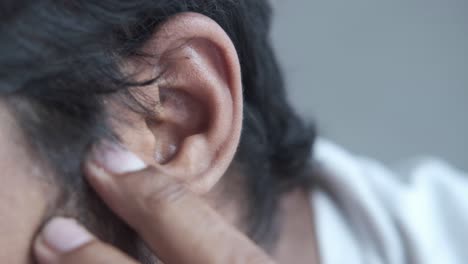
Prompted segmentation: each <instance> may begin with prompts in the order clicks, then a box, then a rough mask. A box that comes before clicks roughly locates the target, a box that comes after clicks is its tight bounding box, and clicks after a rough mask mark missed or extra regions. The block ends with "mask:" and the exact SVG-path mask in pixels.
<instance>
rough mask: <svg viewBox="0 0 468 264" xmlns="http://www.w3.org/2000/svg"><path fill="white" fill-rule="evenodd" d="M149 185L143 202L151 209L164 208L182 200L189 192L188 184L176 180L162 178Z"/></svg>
mask: <svg viewBox="0 0 468 264" xmlns="http://www.w3.org/2000/svg"><path fill="white" fill-rule="evenodd" d="M158 181H160V182H158V183H157V184H151V186H148V189H149V190H147V191H145V192H144V194H143V203H144V205H145V207H146V208H149V209H158V210H161V209H164V208H166V207H168V206H171V205H173V204H175V203H176V202H178V201H179V200H181V199H182V198H183V197H184V196H185V195H186V193H187V188H186V186H185V185H184V184H183V183H181V182H178V181H174V180H162V181H161V180H160V179H158Z"/></svg>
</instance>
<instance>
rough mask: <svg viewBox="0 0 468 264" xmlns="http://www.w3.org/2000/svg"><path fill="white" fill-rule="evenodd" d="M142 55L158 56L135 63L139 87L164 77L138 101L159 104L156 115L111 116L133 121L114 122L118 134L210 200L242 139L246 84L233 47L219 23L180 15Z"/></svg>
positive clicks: (141, 91)
mask: <svg viewBox="0 0 468 264" xmlns="http://www.w3.org/2000/svg"><path fill="white" fill-rule="evenodd" d="M142 51H143V53H144V54H149V55H155V56H150V57H147V58H144V59H142V58H130V59H129V60H128V62H127V63H126V66H125V70H127V71H131V72H132V73H134V76H135V79H136V80H137V81H142V80H149V79H152V78H154V77H156V76H155V75H156V73H157V75H158V78H157V80H156V81H155V82H154V83H153V84H151V85H149V86H145V87H141V88H138V93H137V95H138V96H137V97H139V98H144V99H145V100H144V101H154V102H156V104H154V105H153V109H152V110H154V111H150V113H149V114H141V113H137V112H132V111H130V110H129V109H128V108H125V107H124V106H123V105H119V104H117V105H114V107H110V108H109V111H110V114H111V116H112V115H116V114H118V115H119V116H126V119H127V120H131V122H124V123H126V124H125V125H124V124H122V123H119V122H118V121H115V122H113V125H114V129H115V130H116V133H117V134H118V135H119V136H120V138H121V140H122V141H123V143H124V144H125V145H127V147H128V148H130V149H131V150H132V151H134V152H136V153H137V154H139V155H140V156H141V157H142V158H143V159H144V160H145V161H146V162H148V163H151V164H153V165H155V166H157V168H158V169H159V170H160V171H162V172H163V173H165V174H167V175H170V176H173V177H177V178H179V179H180V180H182V181H184V182H185V183H187V184H188V186H189V187H191V189H192V190H194V191H196V192H198V193H205V192H208V191H209V190H210V189H211V188H212V187H213V186H214V185H215V183H216V182H218V181H219V179H220V178H221V177H222V175H223V174H224V173H225V172H226V170H227V168H228V166H229V164H230V163H231V162H232V160H233V157H234V154H235V151H236V149H237V146H238V144H239V138H240V133H241V126H242V84H241V73H240V65H239V61H238V57H237V52H236V50H235V48H234V45H233V44H232V42H231V39H230V38H229V36H228V35H227V34H226V33H225V32H224V30H223V29H222V28H221V27H220V26H219V25H218V24H217V23H216V22H215V21H213V20H211V19H210V18H208V17H206V16H203V15H200V14H196V13H181V14H178V15H175V16H174V17H171V18H170V19H169V20H167V21H166V22H164V23H163V24H162V25H161V26H158V27H157V30H156V32H154V34H153V35H152V37H151V38H150V39H149V40H148V41H147V42H146V44H145V45H144V47H143V49H142ZM148 99H150V100H148ZM115 120H119V118H117V119H115ZM129 123H131V125H128V124H129Z"/></svg>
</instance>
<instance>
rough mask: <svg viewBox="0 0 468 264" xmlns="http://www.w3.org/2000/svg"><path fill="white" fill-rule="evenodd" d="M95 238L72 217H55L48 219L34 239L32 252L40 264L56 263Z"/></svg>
mask: <svg viewBox="0 0 468 264" xmlns="http://www.w3.org/2000/svg"><path fill="white" fill-rule="evenodd" d="M93 240H95V238H94V236H93V235H92V234H91V233H89V232H88V231H87V230H86V229H85V228H84V227H83V226H81V225H80V224H78V222H76V221H75V220H73V219H69V218H62V217H57V218H53V219H52V220H50V221H49V222H48V223H47V224H46V225H45V226H44V228H43V229H42V230H41V232H40V233H39V235H38V237H37V238H36V239H35V241H34V245H33V247H34V249H33V250H34V254H35V256H36V258H37V260H38V261H39V263H41V264H46V263H47V264H49V263H50V264H52V263H57V261H58V260H59V259H60V257H61V256H62V255H65V254H68V253H70V252H72V251H74V250H77V249H78V248H80V247H83V246H84V245H86V244H88V243H90V242H92V241H93Z"/></svg>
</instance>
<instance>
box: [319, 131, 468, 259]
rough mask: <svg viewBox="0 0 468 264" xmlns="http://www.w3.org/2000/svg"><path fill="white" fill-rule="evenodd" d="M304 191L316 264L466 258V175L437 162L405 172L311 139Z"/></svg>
mask: <svg viewBox="0 0 468 264" xmlns="http://www.w3.org/2000/svg"><path fill="white" fill-rule="evenodd" d="M315 158H316V160H317V161H319V162H320V163H321V164H322V166H323V168H324V170H325V171H326V172H327V173H325V174H324V175H323V176H320V177H319V179H318V186H319V187H318V190H317V191H316V192H313V193H312V194H311V202H312V203H313V207H314V211H315V212H314V216H315V218H316V219H315V221H316V225H317V226H316V232H317V238H318V248H319V252H320V258H321V263H322V264H335V263H336V264H343V263H345V264H358V263H359V264H360V263H370V264H374V263H375V264H400V263H417V264H419V263H421V264H433V263H434V264H458V263H460V264H461V263H468V175H467V174H465V173H463V172H461V171H458V170H456V169H454V168H451V167H450V166H448V165H447V164H446V163H444V162H442V161H440V160H437V159H426V160H421V161H419V162H417V163H416V164H415V166H413V167H411V168H410V169H407V170H406V172H405V173H403V172H397V171H391V170H389V169H387V168H386V167H384V166H383V165H382V164H380V163H378V162H376V161H374V160H371V159H367V158H363V157H358V156H355V155H352V154H350V153H349V152H347V151H345V150H343V149H341V148H340V147H338V146H336V145H334V144H333V143H331V142H328V141H326V140H323V139H320V140H318V141H317V143H316V147H315Z"/></svg>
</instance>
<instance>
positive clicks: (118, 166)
mask: <svg viewBox="0 0 468 264" xmlns="http://www.w3.org/2000/svg"><path fill="white" fill-rule="evenodd" d="M92 155H93V157H92V161H94V162H95V163H97V165H98V166H100V167H102V168H103V169H105V170H107V171H109V172H110V173H114V174H124V173H129V172H135V171H139V170H142V169H144V168H146V164H145V162H143V160H141V159H140V158H139V157H138V156H137V155H135V154H133V153H132V152H130V151H129V150H127V149H125V148H124V147H123V146H121V145H118V144H115V143H111V142H108V141H105V142H103V143H101V144H99V146H98V147H96V148H95V149H93V153H92Z"/></svg>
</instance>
